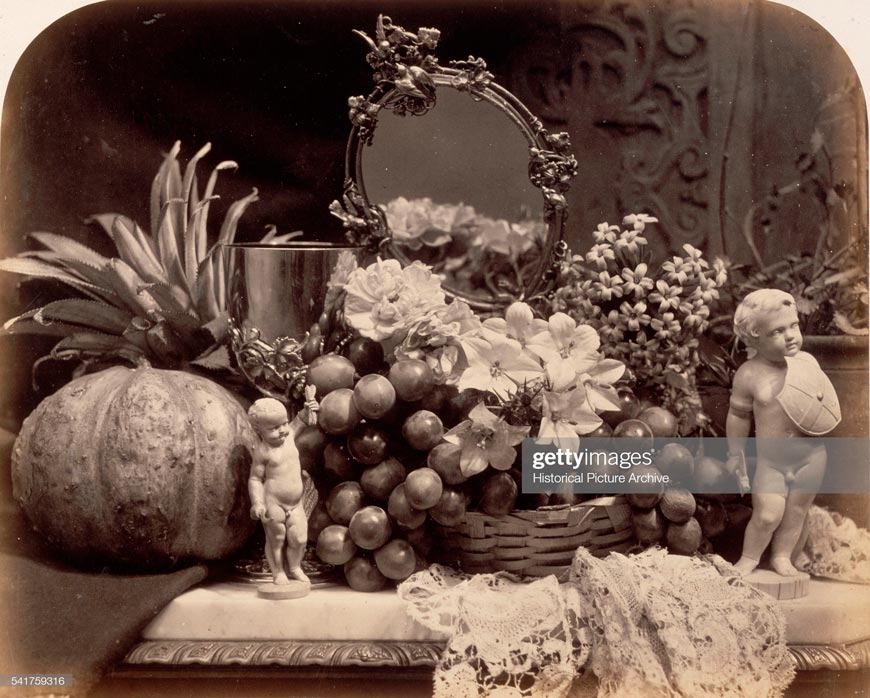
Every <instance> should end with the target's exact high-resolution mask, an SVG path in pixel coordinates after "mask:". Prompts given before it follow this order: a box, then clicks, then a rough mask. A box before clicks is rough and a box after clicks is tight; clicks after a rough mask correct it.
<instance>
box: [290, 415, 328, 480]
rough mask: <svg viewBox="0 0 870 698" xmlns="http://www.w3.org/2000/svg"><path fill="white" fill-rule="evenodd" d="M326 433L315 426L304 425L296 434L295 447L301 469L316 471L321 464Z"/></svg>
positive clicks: (310, 471)
mask: <svg viewBox="0 0 870 698" xmlns="http://www.w3.org/2000/svg"><path fill="white" fill-rule="evenodd" d="M325 448H326V435H325V434H324V433H323V432H322V431H321V430H320V429H319V428H318V427H316V426H311V425H306V426H304V427H302V429H300V430H299V433H298V434H297V435H296V449H297V450H298V451H299V462H300V463H301V465H302V469H303V470H307V471H308V472H309V473H317V472H318V471H319V470H320V466H321V465H323V451H324V449H325Z"/></svg>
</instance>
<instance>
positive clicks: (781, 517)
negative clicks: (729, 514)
mask: <svg viewBox="0 0 870 698" xmlns="http://www.w3.org/2000/svg"><path fill="white" fill-rule="evenodd" d="M734 330H735V334H736V335H737V336H738V337H739V338H740V339H741V340H742V341H743V342H744V343H745V344H746V346H747V348H748V354H749V359H748V360H747V361H746V362H745V363H744V364H743V365H742V366H740V368H739V369H738V370H737V373H736V374H735V376H734V382H733V385H732V390H731V403H730V409H729V411H728V418H727V421H726V434H727V437H728V461H729V465H731V466H732V467H736V468H737V472H738V473H739V477H740V479H741V490H743V491H746V489H747V488H748V486H749V481H748V477H747V474H746V467H745V457H744V449H745V446H746V438H747V436H748V435H749V432H750V426H751V420H752V419H754V420H755V436H756V439H757V442H756V443H757V449H756V455H757V465H756V470H755V476H754V478H753V482H752V510H753V511H752V518H751V519H750V521H749V525H748V526H747V528H746V533H745V536H744V539H743V552H742V556H741V558H740V560H738V562H737V564H736V565H735V567H736V568H737V570H738V571H739V572H740V573H741V574H748V573H750V572H752V570H754V569H755V568H756V566H757V565H758V561H759V560H760V559H761V555H762V553H764V551H765V549H766V548H767V546H768V544H770V546H771V557H770V564H771V567H772V568H773V570H774V571H775V572H777V573H778V574H780V575H783V576H795V575H797V574H799V571H798V570H797V569H796V568H795V567H794V565H793V558H794V557H795V556H796V554H797V552H799V549H800V544H801V543H802V533H803V529H804V522H805V520H806V516H807V512H808V511H809V508H810V505H811V504H812V502H813V499H814V498H815V495H816V493H817V492H818V491H819V488H820V487H821V484H822V479H823V478H824V475H825V468H826V465H827V452H826V450H825V446H824V444H822V443H820V442H819V441H818V440H814V439H811V438H807V437H809V436H821V435H823V434H826V433H828V432H829V431H831V430H832V429H833V428H834V427H836V426H837V424H838V423H839V421H840V405H839V402H838V401H837V395H836V393H835V392H834V387H833V385H832V384H831V381H830V380H828V377H827V376H826V375H825V374H824V373H823V372H822V369H821V368H820V367H819V364H818V362H817V361H816V360H815V359H814V358H813V357H812V356H811V355H810V354H807V353H806V352H803V351H801V346H802V344H803V337H802V336H801V332H800V327H799V325H798V315H797V308H796V305H795V300H794V298H793V297H792V296H791V295H790V294H788V293H785V292H784V291H779V290H777V289H760V290H757V291H753V292H752V293H750V294H749V295H748V296H746V298H744V299H743V301H742V302H741V303H740V305H739V306H738V308H737V311H736V313H735V315H734Z"/></svg>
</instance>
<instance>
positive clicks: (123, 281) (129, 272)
mask: <svg viewBox="0 0 870 698" xmlns="http://www.w3.org/2000/svg"><path fill="white" fill-rule="evenodd" d="M106 270H107V271H108V272H109V283H111V284H112V290H113V291H115V293H117V294H118V295H119V296H120V297H121V300H122V301H123V302H124V305H126V306H127V308H129V309H130V311H131V312H132V313H133V314H134V315H143V316H145V317H152V316H155V315H159V314H160V310H161V308H160V305H159V304H158V303H157V301H156V300H154V297H153V296H152V295H151V294H150V293H149V291H148V289H147V285H146V284H145V282H144V281H143V280H142V278H141V277H140V276H139V275H138V274H137V273H136V272H135V270H134V269H133V268H132V267H130V266H129V265H128V264H127V263H126V262H124V260H122V259H113V260H111V261H110V262H109V263H108V264H107V265H106Z"/></svg>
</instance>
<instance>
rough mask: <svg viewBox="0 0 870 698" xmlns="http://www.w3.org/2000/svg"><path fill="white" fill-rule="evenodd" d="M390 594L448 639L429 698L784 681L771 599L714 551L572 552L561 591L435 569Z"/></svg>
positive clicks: (775, 689) (779, 622) (761, 685)
mask: <svg viewBox="0 0 870 698" xmlns="http://www.w3.org/2000/svg"><path fill="white" fill-rule="evenodd" d="M399 595H400V597H401V598H402V599H404V600H405V601H406V602H407V604H408V608H409V611H410V614H411V616H412V617H413V618H415V619H416V620H417V621H419V622H420V623H422V624H423V625H425V626H427V627H429V628H431V629H433V630H436V631H438V632H441V633H444V634H447V635H448V636H449V637H450V638H451V639H450V641H449V642H448V645H447V648H446V650H445V653H444V656H443V658H442V662H441V665H440V666H439V668H438V670H437V671H436V673H435V686H434V689H435V690H434V695H435V696H436V698H465V697H468V698H478V697H479V696H487V697H491V698H519V697H523V698H526V697H534V698H537V697H538V696H540V697H541V698H543V697H544V696H556V697H557V698H580V697H582V696H593V695H596V691H597V695H598V696H599V698H629V697H630V698H636V697H637V696H640V695H643V696H662V697H667V698H697V697H698V696H724V697H730V696H733V697H734V698H737V697H741V698H742V697H746V696H749V697H752V698H755V697H758V698H776V697H778V696H781V695H782V693H783V691H784V690H785V688H786V687H787V686H788V684H789V683H790V682H791V680H792V678H793V677H794V666H793V660H792V659H791V655H790V654H789V653H788V651H787V649H786V645H785V623H784V620H783V617H782V614H781V612H780V611H779V609H778V607H777V606H776V603H775V601H774V600H773V599H772V598H771V597H768V596H766V595H764V594H761V593H759V592H757V591H756V590H754V589H752V588H751V587H749V586H747V585H746V584H744V583H743V582H742V581H741V580H740V578H739V577H737V576H736V575H735V574H734V572H733V568H732V567H731V566H730V565H729V564H728V563H726V562H725V561H724V560H722V559H721V558H719V557H717V556H710V557H707V558H704V559H702V558H687V557H681V556H676V555H667V554H666V553H665V551H663V550H650V551H646V552H644V553H641V554H640V555H636V556H632V557H626V556H623V555H618V554H611V555H610V556H609V557H607V558H606V559H604V560H600V559H598V558H595V557H593V556H592V555H591V554H590V553H588V552H587V551H586V550H585V549H583V548H580V549H579V550H578V551H577V554H576V557H575V559H574V564H573V566H572V570H571V579H570V581H569V582H567V583H565V584H561V585H560V584H559V583H558V581H557V580H556V578H555V577H546V578H543V579H538V580H536V581H533V582H531V583H520V580H519V579H518V578H517V577H514V576H512V575H509V574H507V573H497V574H485V575H476V576H468V575H464V574H461V573H459V572H455V571H453V570H450V569H449V568H446V567H441V566H438V565H433V566H432V567H430V568H429V569H428V570H425V571H422V572H419V573H417V574H415V575H413V576H412V577H411V578H409V579H408V580H406V581H405V582H404V583H403V584H401V585H400V586H399ZM585 668H588V669H590V670H591V671H588V672H586V673H585V674H584V669H585ZM592 674H594V676H596V677H597V679H598V683H597V685H596V684H595V683H594V682H593V681H591V680H590V679H591V678H592Z"/></svg>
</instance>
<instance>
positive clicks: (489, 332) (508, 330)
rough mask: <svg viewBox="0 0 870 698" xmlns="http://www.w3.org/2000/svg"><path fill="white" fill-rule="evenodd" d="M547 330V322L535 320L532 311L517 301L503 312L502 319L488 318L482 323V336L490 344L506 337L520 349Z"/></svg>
mask: <svg viewBox="0 0 870 698" xmlns="http://www.w3.org/2000/svg"><path fill="white" fill-rule="evenodd" d="M546 329H547V321H546V320H541V319H540V318H536V317H535V315H534V313H533V312H532V309H531V308H530V307H529V306H528V305H526V304H525V303H522V302H520V301H517V302H515V303H511V304H510V306H508V309H507V310H506V311H505V314H504V319H502V318H488V319H486V320H484V321H483V336H484V337H486V338H487V339H488V340H489V341H490V342H498V341H500V340H501V339H503V338H505V337H508V338H509V339H515V340H516V341H517V342H519V343H520V346H521V347H525V346H526V344H527V343H528V341H529V340H530V339H531V338H532V337H534V336H535V335H537V334H540V333H541V332H543V331H545V330H546Z"/></svg>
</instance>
